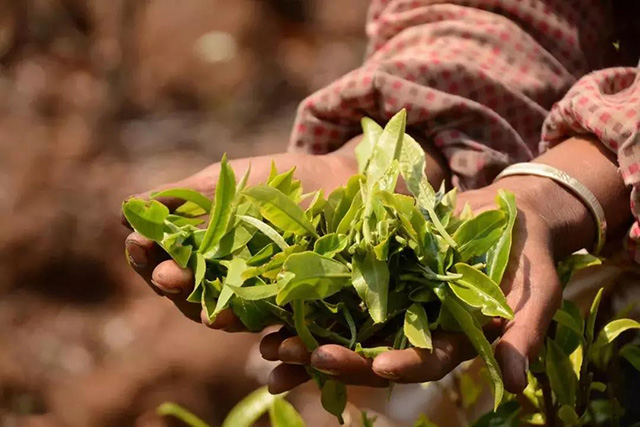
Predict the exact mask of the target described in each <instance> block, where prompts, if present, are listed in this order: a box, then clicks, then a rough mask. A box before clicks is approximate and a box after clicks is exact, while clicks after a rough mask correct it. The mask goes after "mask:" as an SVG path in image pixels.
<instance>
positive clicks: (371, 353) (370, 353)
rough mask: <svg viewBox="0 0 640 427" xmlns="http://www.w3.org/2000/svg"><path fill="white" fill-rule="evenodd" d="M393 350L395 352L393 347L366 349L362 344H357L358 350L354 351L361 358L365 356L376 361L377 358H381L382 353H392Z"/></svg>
mask: <svg viewBox="0 0 640 427" xmlns="http://www.w3.org/2000/svg"><path fill="white" fill-rule="evenodd" d="M391 350H393V349H392V348H391V347H385V346H380V347H371V348H364V347H362V345H361V344H360V343H356V348H355V350H354V351H355V352H356V353H358V354H359V355H360V356H364V357H366V358H369V359H375V358H376V357H378V356H380V355H381V354H382V353H386V352H387V351H391Z"/></svg>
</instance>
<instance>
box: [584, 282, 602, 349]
mask: <svg viewBox="0 0 640 427" xmlns="http://www.w3.org/2000/svg"><path fill="white" fill-rule="evenodd" d="M603 291H604V288H600V290H599V291H598V293H597V294H596V296H595V298H594V299H593V302H592V303H591V308H590V309H589V317H587V328H586V330H585V339H586V341H587V346H590V345H591V344H592V343H593V338H594V337H595V332H594V329H595V327H596V316H597V315H598V307H599V306H600V300H601V299H602V292H603Z"/></svg>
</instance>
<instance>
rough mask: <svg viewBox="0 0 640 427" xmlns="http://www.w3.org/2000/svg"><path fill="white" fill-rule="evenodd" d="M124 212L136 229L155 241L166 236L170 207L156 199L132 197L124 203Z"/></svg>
mask: <svg viewBox="0 0 640 427" xmlns="http://www.w3.org/2000/svg"><path fill="white" fill-rule="evenodd" d="M122 213H123V214H124V217H125V218H126V219H127V221H128V222H129V224H131V226H132V227H133V229H134V230H135V231H137V232H138V233H140V234H142V235H143V236H144V237H146V238H148V239H151V240H153V241H155V242H159V241H161V240H162V238H163V236H164V220H165V219H166V218H167V216H169V208H167V207H166V206H165V205H163V204H162V203H160V202H158V201H156V200H142V199H136V198H131V199H129V200H127V201H125V202H124V203H123V204H122Z"/></svg>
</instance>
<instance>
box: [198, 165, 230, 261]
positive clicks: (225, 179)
mask: <svg viewBox="0 0 640 427" xmlns="http://www.w3.org/2000/svg"><path fill="white" fill-rule="evenodd" d="M235 196H236V176H235V174H234V173H233V169H232V168H231V166H229V162H228V161H227V156H226V155H224V156H223V157H222V161H221V162H220V176H219V177H218V182H217V184H216V196H215V203H214V205H213V209H212V211H211V214H210V216H209V226H208V227H207V231H206V233H205V235H204V237H203V239H202V243H201V244H200V249H199V252H200V253H203V254H204V253H207V252H209V250H211V249H212V248H214V247H215V246H216V245H217V244H218V242H220V239H221V238H222V236H224V234H225V233H226V232H227V226H228V225H229V221H230V219H231V213H232V211H233V207H232V203H233V200H234V199H235Z"/></svg>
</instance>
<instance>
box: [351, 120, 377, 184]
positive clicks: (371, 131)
mask: <svg viewBox="0 0 640 427" xmlns="http://www.w3.org/2000/svg"><path fill="white" fill-rule="evenodd" d="M361 124H362V139H361V140H360V143H359V144H358V145H357V146H356V149H355V153H356V160H357V162H358V172H360V173H365V171H366V170H367V167H368V166H369V162H370V160H371V155H372V154H373V151H374V149H375V147H376V144H377V143H378V140H379V139H380V135H382V127H381V126H380V125H379V124H377V123H376V122H374V121H373V120H371V119H370V118H368V117H363V118H362V120H361Z"/></svg>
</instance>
